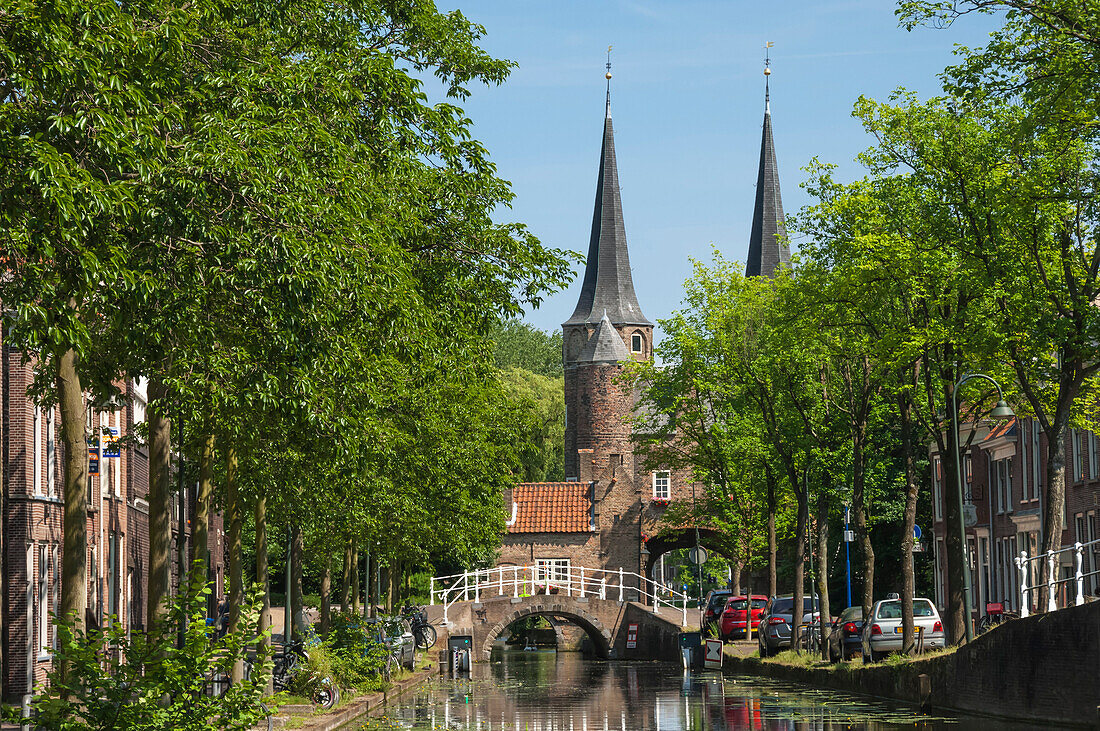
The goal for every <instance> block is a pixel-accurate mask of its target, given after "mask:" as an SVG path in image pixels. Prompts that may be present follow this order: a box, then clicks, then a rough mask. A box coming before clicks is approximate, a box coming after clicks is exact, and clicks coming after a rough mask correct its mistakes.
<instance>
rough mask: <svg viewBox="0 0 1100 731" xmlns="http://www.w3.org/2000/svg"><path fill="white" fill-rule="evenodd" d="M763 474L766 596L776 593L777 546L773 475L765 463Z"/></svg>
mask: <svg viewBox="0 0 1100 731" xmlns="http://www.w3.org/2000/svg"><path fill="white" fill-rule="evenodd" d="M764 476H765V478H766V479H767V484H768V596H769V597H773V596H775V595H776V593H777V589H776V586H777V581H776V569H775V561H776V556H777V555H778V553H779V547H778V544H777V543H776V539H775V511H776V502H775V476H774V475H772V468H771V467H770V466H767V465H765V468H764Z"/></svg>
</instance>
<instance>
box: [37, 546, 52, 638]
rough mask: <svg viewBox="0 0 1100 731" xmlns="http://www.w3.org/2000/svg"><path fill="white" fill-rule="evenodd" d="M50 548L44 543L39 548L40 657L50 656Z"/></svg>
mask: <svg viewBox="0 0 1100 731" xmlns="http://www.w3.org/2000/svg"><path fill="white" fill-rule="evenodd" d="M49 597H50V547H49V546H48V545H47V544H45V543H43V544H41V545H40V546H39V547H38V657H40V658H41V657H48V656H49V654H50V623H49V609H48V607H49V601H50V600H49Z"/></svg>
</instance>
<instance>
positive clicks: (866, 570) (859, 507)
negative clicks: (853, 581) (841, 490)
mask: <svg viewBox="0 0 1100 731" xmlns="http://www.w3.org/2000/svg"><path fill="white" fill-rule="evenodd" d="M864 439H865V433H864V427H863V426H862V425H859V426H856V427H855V428H853V431H852V512H853V513H854V514H855V524H856V534H857V535H858V536H859V545H860V548H861V549H862V552H863V591H862V595H863V596H862V599H861V602H862V604H863V616H864V617H870V616H871V605H872V604H874V603H875V549H874V546H872V545H871V532H870V530H868V528H867V507H866V500H865V499H864V491H865V488H866V486H867V479H866V478H867V474H866V470H865V462H866V452H865V446H866V445H865V444H864Z"/></svg>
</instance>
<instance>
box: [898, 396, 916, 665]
mask: <svg viewBox="0 0 1100 731" xmlns="http://www.w3.org/2000/svg"><path fill="white" fill-rule="evenodd" d="M898 406H899V413H900V415H901V450H902V457H903V459H904V461H905V514H904V517H903V519H902V526H901V627H902V634H901V651H902V654H905V655H911V654H913V650H914V649H915V647H916V630H915V624H914V622H913V594H914V592H915V591H916V588H915V587H916V581H915V578H914V575H913V541H914V538H913V526H915V525H916V523H917V497H918V496H919V493H920V482H918V481H917V471H916V468H915V467H914V465H913V421H912V418H911V417H912V415H911V414H910V412H909V408H910V403H909V397H908V396H904V395H903V396H902V397H901V399H900V403H899V404H898Z"/></svg>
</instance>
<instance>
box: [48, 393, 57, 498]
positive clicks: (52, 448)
mask: <svg viewBox="0 0 1100 731" xmlns="http://www.w3.org/2000/svg"><path fill="white" fill-rule="evenodd" d="M46 494H47V495H51V496H53V495H56V494H57V439H56V434H55V431H54V421H53V409H52V408H50V409H49V410H48V411H47V412H46Z"/></svg>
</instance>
